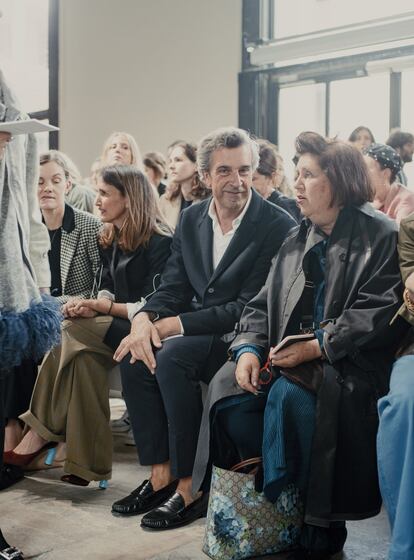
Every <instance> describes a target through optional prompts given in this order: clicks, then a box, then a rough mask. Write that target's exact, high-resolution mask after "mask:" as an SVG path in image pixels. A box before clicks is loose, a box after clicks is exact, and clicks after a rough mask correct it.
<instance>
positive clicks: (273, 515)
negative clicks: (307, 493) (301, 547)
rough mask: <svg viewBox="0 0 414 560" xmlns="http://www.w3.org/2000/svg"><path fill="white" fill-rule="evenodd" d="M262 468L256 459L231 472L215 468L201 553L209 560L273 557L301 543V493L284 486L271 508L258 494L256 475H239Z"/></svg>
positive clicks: (254, 473) (291, 487) (240, 465)
mask: <svg viewBox="0 0 414 560" xmlns="http://www.w3.org/2000/svg"><path fill="white" fill-rule="evenodd" d="M260 463H261V459H260V458H255V459H249V460H248V461H244V462H243V463H240V464H239V465H236V466H235V467H233V469H232V470H226V469H221V468H219V467H213V473H212V479H211V488H210V499H209V504H208V513H207V522H206V530H205V535H204V543H203V552H205V553H206V554H207V555H208V556H210V558H213V560H242V559H244V558H250V557H252V556H261V555H265V554H274V553H276V552H281V551H285V550H289V549H291V548H294V547H295V546H297V545H298V543H299V537H300V531H301V527H302V523H303V504H302V502H301V499H300V496H299V490H298V489H297V488H296V487H295V486H294V485H293V484H291V485H289V486H287V487H286V488H285V489H284V490H283V492H282V493H281V494H280V496H279V498H278V500H277V502H276V503H275V504H272V503H271V502H269V500H268V499H267V498H266V497H265V495H264V494H263V493H261V492H257V491H256V489H255V475H256V472H255V471H254V470H253V471H252V472H250V473H248V474H245V473H242V472H237V471H238V470H241V469H242V468H245V467H246V466H248V465H256V467H257V465H260ZM255 470H256V471H257V468H256V469H255Z"/></svg>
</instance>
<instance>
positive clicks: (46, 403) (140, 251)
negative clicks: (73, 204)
mask: <svg viewBox="0 0 414 560" xmlns="http://www.w3.org/2000/svg"><path fill="white" fill-rule="evenodd" d="M96 205H97V206H98V208H99V210H100V213H101V217H102V221H103V222H104V224H105V229H104V230H103V232H102V234H101V236H100V240H99V241H100V247H101V253H102V259H103V266H102V270H101V274H100V277H101V282H100V292H99V293H98V298H97V299H86V300H78V301H76V300H75V301H71V302H69V305H68V306H67V314H68V315H69V316H70V317H71V318H72V319H71V320H67V321H65V322H64V323H63V327H62V342H61V344H60V346H58V347H56V348H54V349H53V351H52V352H50V353H49V354H47V356H46V357H45V359H44V361H43V363H42V366H41V368H40V371H39V375H38V378H37V382H36V386H35V389H34V392H33V396H32V402H31V405H30V410H29V411H28V412H26V413H25V414H23V415H22V416H21V419H22V420H23V421H24V422H25V423H26V424H27V426H29V428H30V429H29V431H28V433H27V434H26V435H25V437H24V438H23V440H22V442H21V443H20V444H19V445H18V446H17V448H16V449H15V450H14V451H11V452H8V453H7V454H6V455H7V461H8V462H9V463H11V464H15V465H20V466H22V467H26V468H27V467H28V466H30V463H32V462H33V461H34V459H36V458H37V459H38V461H39V457H40V456H41V455H44V454H45V451H47V450H48V449H49V448H50V447H52V446H53V445H55V443H59V442H66V451H65V449H64V446H61V448H62V449H59V450H58V452H57V455H56V457H57V458H58V457H59V456H60V463H63V458H64V470H65V472H66V473H67V474H66V475H65V476H63V477H62V480H63V481H65V482H69V483H71V484H77V485H80V486H87V485H88V484H89V481H91V480H106V479H108V478H110V476H111V465H112V436H111V430H110V426H109V419H110V410H109V399H108V383H107V372H108V371H109V370H110V369H111V368H112V367H113V366H114V365H115V362H114V361H113V359H112V356H113V352H114V350H115V349H116V348H117V347H118V345H119V343H120V341H121V340H122V339H123V338H124V337H125V336H127V335H128V334H129V332H130V322H129V320H132V318H133V316H134V315H135V313H136V312H137V311H138V310H139V309H140V307H142V306H143V305H144V303H145V302H146V300H147V298H149V297H150V296H151V295H152V293H153V292H154V291H155V290H156V288H157V286H158V284H159V282H160V276H161V273H162V271H163V268H164V265H165V262H166V260H167V258H168V256H169V254H170V243H171V236H170V229H169V228H168V226H166V225H165V223H164V222H163V219H162V217H161V214H160V211H159V208H158V198H157V195H156V193H155V192H154V189H153V187H152V186H151V185H150V184H149V182H148V180H147V178H146V177H145V175H144V174H143V173H141V171H139V170H138V169H137V168H136V167H134V166H113V167H105V168H103V169H102V170H101V172H100V177H99V181H98V196H97V200H96ZM39 463H40V461H39ZM40 468H42V466H40ZM43 468H44V465H43Z"/></svg>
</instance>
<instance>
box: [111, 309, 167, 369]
mask: <svg viewBox="0 0 414 560" xmlns="http://www.w3.org/2000/svg"><path fill="white" fill-rule="evenodd" d="M153 346H155V347H156V348H161V346H162V344H161V340H160V337H159V334H158V331H157V329H156V328H155V325H154V324H153V323H152V322H151V321H150V320H149V318H148V315H147V314H146V313H138V315H136V316H135V317H134V320H133V321H132V326H131V333H130V334H129V335H128V336H126V337H125V338H124V339H123V340H122V341H121V344H120V345H119V346H118V348H117V349H116V351H115V354H114V360H115V361H116V362H121V361H122V360H123V358H124V357H125V356H126V355H127V354H128V352H131V360H130V363H131V364H134V363H135V362H136V361H138V360H141V361H143V362H144V364H145V365H146V366H147V368H148V369H149V370H150V372H151V373H155V367H156V365H157V363H156V361H155V357H154V351H153Z"/></svg>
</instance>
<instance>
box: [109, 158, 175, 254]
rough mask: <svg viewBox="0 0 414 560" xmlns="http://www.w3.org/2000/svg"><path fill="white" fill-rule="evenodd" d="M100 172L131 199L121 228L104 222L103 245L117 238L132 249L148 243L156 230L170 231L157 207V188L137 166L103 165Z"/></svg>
mask: <svg viewBox="0 0 414 560" xmlns="http://www.w3.org/2000/svg"><path fill="white" fill-rule="evenodd" d="M99 175H100V176H101V178H102V181H103V182H104V183H106V184H107V185H111V186H112V187H115V188H116V189H117V190H118V191H119V192H120V193H121V194H122V196H124V197H125V199H126V201H127V202H128V214H127V216H126V218H125V221H124V223H123V224H122V226H121V228H120V229H119V230H117V229H116V228H115V226H113V225H112V224H105V226H104V228H103V230H102V232H101V234H100V238H99V241H100V244H101V245H102V246H103V247H109V246H111V245H112V243H113V241H114V240H115V238H116V239H117V242H118V245H119V247H120V248H121V249H122V250H123V251H126V252H132V251H135V250H136V249H137V248H138V247H139V246H140V245H147V244H148V242H149V240H150V239H151V237H152V235H153V234H154V233H158V234H160V235H169V234H170V233H171V229H170V228H169V226H168V225H166V223H165V219H164V218H163V216H162V214H161V210H160V208H159V206H158V196H157V194H156V192H155V189H154V188H153V186H152V185H151V184H150V182H149V181H148V179H147V178H146V176H145V175H144V173H142V171H140V170H139V169H138V168H137V167H136V166H135V165H116V166H107V167H103V168H102V169H100V170H99Z"/></svg>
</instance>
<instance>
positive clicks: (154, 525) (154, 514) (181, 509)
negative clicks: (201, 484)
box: [141, 493, 208, 531]
mask: <svg viewBox="0 0 414 560" xmlns="http://www.w3.org/2000/svg"><path fill="white" fill-rule="evenodd" d="M207 505H208V493H206V494H203V495H202V496H200V497H199V498H197V500H194V502H192V503H191V504H190V505H188V506H186V505H185V502H184V498H183V497H182V496H181V494H178V493H175V494H174V496H172V497H171V498H170V499H169V500H167V501H166V502H165V503H164V504H163V505H162V506H160V507H158V508H156V509H153V510H152V511H150V512H149V513H147V515H144V517H143V518H142V519H141V527H142V528H143V529H150V530H152V531H165V530H166V529H175V528H176V527H183V526H184V525H189V524H190V523H192V522H193V521H195V520H196V519H199V518H200V517H205V516H206V515H207Z"/></svg>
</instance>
